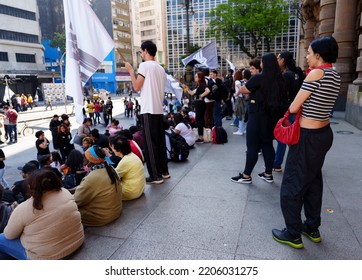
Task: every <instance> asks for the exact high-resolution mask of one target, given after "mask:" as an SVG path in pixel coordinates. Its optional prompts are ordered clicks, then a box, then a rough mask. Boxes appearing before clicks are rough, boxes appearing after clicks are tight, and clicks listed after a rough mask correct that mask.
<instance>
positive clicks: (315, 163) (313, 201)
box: [280, 125, 333, 236]
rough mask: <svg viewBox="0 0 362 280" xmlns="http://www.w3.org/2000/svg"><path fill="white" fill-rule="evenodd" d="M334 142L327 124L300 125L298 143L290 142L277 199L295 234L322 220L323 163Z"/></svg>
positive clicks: (291, 231)
mask: <svg viewBox="0 0 362 280" xmlns="http://www.w3.org/2000/svg"><path fill="white" fill-rule="evenodd" d="M332 142H333V132H332V130H331V128H330V126H329V125H327V126H325V127H323V128H320V129H305V128H301V132H300V139H299V142H298V144H296V145H293V146H290V147H289V152H288V156H287V161H286V163H285V170H284V176H283V180H282V186H281V191H280V203H281V208H282V212H283V216H284V220H285V224H286V227H287V229H288V231H289V232H290V233H291V234H292V235H295V236H298V235H300V233H301V232H302V229H303V224H302V219H301V211H302V207H303V206H304V213H305V217H306V224H307V226H308V227H309V229H311V230H316V229H318V227H319V226H320V224H321V208H322V194H323V177H322V166H323V163H324V159H325V156H326V154H327V152H328V150H329V149H330V148H331V146H332Z"/></svg>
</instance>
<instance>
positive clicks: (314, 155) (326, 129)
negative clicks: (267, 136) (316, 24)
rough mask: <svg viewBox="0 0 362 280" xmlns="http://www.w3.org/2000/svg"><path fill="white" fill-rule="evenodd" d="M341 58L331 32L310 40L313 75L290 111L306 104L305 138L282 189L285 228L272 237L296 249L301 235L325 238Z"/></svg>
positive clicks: (293, 151)
mask: <svg viewBox="0 0 362 280" xmlns="http://www.w3.org/2000/svg"><path fill="white" fill-rule="evenodd" d="M337 57H338V44H337V41H336V40H335V39H334V38H333V37H332V36H326V37H321V38H318V39H316V40H314V41H312V42H311V44H310V45H309V48H308V52H307V57H306V58H307V62H308V65H309V67H310V69H309V71H308V72H309V74H308V73H307V77H306V78H305V80H304V82H303V84H302V87H301V89H300V90H299V92H298V94H297V96H296V97H295V99H294V101H293V102H292V104H291V105H290V107H289V110H290V112H291V113H297V112H298V111H299V109H300V108H302V113H301V118H300V138H299V141H298V143H297V144H296V145H292V146H289V152H288V156H287V160H286V163H285V171H284V176H283V180H282V185H281V190H280V204H281V208H282V212H283V216H284V220H285V224H286V228H285V229H283V230H278V229H273V231H272V235H273V238H274V239H275V240H276V241H277V242H280V243H283V244H286V245H289V246H291V247H293V248H297V249H299V248H303V247H304V244H303V241H302V238H301V234H303V235H305V236H306V237H307V238H309V239H310V240H311V241H313V242H315V243H318V242H321V237H320V232H319V227H320V225H321V208H322V194H323V176H322V167H323V163H324V159H325V157H326V154H327V152H328V151H329V149H330V148H331V146H332V142H333V132H332V129H331V127H330V121H329V119H330V112H331V111H332V108H333V106H334V103H335V102H336V100H337V97H338V95H339V90H340V86H341V77H340V75H339V74H338V73H337V71H336V70H334V69H333V65H332V63H335V62H336V60H337ZM302 208H304V214H305V218H306V219H305V221H304V222H302V218H301V211H302Z"/></svg>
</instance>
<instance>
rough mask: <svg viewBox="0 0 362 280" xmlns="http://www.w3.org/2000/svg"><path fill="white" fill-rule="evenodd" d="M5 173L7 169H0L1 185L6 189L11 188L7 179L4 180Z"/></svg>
mask: <svg viewBox="0 0 362 280" xmlns="http://www.w3.org/2000/svg"><path fill="white" fill-rule="evenodd" d="M4 173H5V167H4V168H2V169H0V183H1V184H2V185H3V187H4V188H7V187H9V184H8V182H6V180H5V178H4Z"/></svg>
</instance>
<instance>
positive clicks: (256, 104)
mask: <svg viewBox="0 0 362 280" xmlns="http://www.w3.org/2000/svg"><path fill="white" fill-rule="evenodd" d="M261 81H262V76H261V73H259V74H255V75H254V76H252V77H251V78H250V80H249V81H247V82H246V84H245V87H246V88H247V89H248V90H249V91H250V105H249V106H250V110H251V111H253V112H255V111H254V110H255V109H256V110H258V108H263V96H262V93H261Z"/></svg>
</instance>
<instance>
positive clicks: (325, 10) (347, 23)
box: [300, 0, 362, 129]
mask: <svg viewBox="0 0 362 280" xmlns="http://www.w3.org/2000/svg"><path fill="white" fill-rule="evenodd" d="M302 12H303V16H304V19H305V24H304V25H303V31H304V32H303V37H302V40H301V41H300V43H301V44H300V49H301V56H300V63H301V64H302V63H304V65H305V67H306V61H305V52H306V50H307V48H308V46H309V44H310V42H311V41H312V40H314V39H315V38H318V37H320V36H326V35H332V36H333V37H334V38H335V39H336V40H337V42H338V45H339V56H338V59H337V62H336V63H335V64H334V66H335V68H336V70H337V71H338V72H339V73H340V75H341V79H342V86H341V91H340V96H339V98H338V99H337V103H336V106H335V110H340V111H344V110H345V111H346V120H347V121H348V122H350V123H352V124H353V125H355V126H357V127H358V128H360V129H362V97H361V94H360V92H361V91H362V32H361V31H362V16H361V13H362V1H361V0H348V1H347V0H303V2H302Z"/></svg>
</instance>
